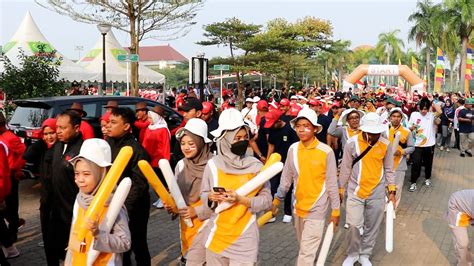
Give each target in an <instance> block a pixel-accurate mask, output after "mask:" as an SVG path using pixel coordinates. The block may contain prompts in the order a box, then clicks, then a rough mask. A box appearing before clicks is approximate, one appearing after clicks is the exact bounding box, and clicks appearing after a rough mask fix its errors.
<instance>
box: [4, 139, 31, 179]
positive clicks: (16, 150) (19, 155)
mask: <svg viewBox="0 0 474 266" xmlns="http://www.w3.org/2000/svg"><path fill="white" fill-rule="evenodd" d="M0 141H1V142H3V143H4V144H5V145H7V148H8V167H9V168H10V171H11V173H12V174H13V176H14V177H16V178H17V179H20V177H21V176H22V172H21V169H22V168H23V166H24V165H25V160H23V153H25V150H26V146H25V144H23V143H22V142H21V140H20V138H19V137H18V136H16V135H15V134H13V133H12V132H11V131H5V132H3V133H1V134H0Z"/></svg>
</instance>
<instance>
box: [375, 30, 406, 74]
mask: <svg viewBox="0 0 474 266" xmlns="http://www.w3.org/2000/svg"><path fill="white" fill-rule="evenodd" d="M399 32H400V30H398V29H397V30H394V31H390V32H386V33H385V32H384V33H380V34H379V41H378V42H377V45H376V47H375V50H376V51H377V53H378V54H379V55H384V54H385V55H387V57H386V58H387V61H386V62H387V63H386V64H387V65H389V64H390V59H391V56H392V55H395V59H397V60H398V59H401V55H402V48H403V47H405V44H404V43H403V41H402V40H401V39H400V38H398V37H397V34H398V33H399Z"/></svg>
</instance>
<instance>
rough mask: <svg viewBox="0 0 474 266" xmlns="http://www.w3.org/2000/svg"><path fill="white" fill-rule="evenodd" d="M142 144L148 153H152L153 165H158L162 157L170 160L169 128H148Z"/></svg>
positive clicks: (151, 162)
mask: <svg viewBox="0 0 474 266" xmlns="http://www.w3.org/2000/svg"><path fill="white" fill-rule="evenodd" d="M142 146H143V148H145V150H146V151H147V152H148V155H150V158H151V161H150V164H151V166H152V167H158V161H159V160H160V159H166V160H168V161H169V160H170V156H171V147H170V132H169V131H168V129H167V128H158V129H154V130H151V129H149V128H146V129H145V136H144V138H143V143H142Z"/></svg>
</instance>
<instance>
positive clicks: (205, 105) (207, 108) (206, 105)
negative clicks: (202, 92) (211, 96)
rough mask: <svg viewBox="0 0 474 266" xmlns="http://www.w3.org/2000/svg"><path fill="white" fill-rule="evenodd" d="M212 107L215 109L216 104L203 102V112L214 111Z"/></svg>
mask: <svg viewBox="0 0 474 266" xmlns="http://www.w3.org/2000/svg"><path fill="white" fill-rule="evenodd" d="M212 109H214V106H213V105H212V103H210V102H203V103H202V113H203V114H208V113H209V112H211V111H212Z"/></svg>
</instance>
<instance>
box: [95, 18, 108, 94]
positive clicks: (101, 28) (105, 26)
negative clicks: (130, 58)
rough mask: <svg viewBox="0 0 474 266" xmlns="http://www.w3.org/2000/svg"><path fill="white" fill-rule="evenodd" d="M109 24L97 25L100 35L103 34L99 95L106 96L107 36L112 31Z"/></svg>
mask: <svg viewBox="0 0 474 266" xmlns="http://www.w3.org/2000/svg"><path fill="white" fill-rule="evenodd" d="M110 28H111V27H110V25H109V24H105V23H102V24H99V25H97V29H99V31H100V33H101V34H102V86H101V88H100V89H99V95H104V91H103V90H104V89H105V86H106V84H107V78H106V76H105V35H107V33H108V32H109V31H110Z"/></svg>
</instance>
